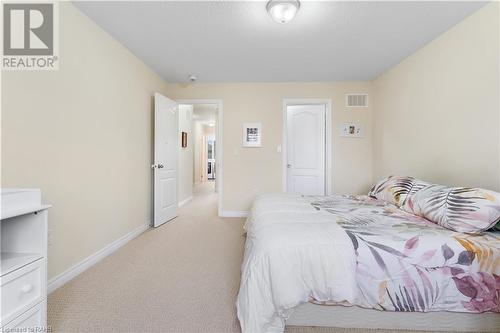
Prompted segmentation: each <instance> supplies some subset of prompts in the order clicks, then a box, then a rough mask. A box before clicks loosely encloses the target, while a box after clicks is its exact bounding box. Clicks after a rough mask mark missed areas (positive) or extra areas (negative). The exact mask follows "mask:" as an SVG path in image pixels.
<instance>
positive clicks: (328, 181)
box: [281, 98, 333, 195]
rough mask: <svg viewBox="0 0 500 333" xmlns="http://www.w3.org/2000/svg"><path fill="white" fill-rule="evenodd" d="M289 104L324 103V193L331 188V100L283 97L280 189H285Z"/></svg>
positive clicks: (327, 193) (328, 193)
mask: <svg viewBox="0 0 500 333" xmlns="http://www.w3.org/2000/svg"><path fill="white" fill-rule="evenodd" d="M291 105H324V106H325V191H326V195H330V194H332V190H333V177H332V167H333V154H332V124H333V112H332V108H333V106H332V100H331V99H329V98H285V99H283V143H282V148H281V156H282V158H281V159H282V163H281V170H282V190H283V192H286V191H287V178H288V177H287V173H288V169H287V167H286V164H287V112H286V111H287V107H288V106H291Z"/></svg>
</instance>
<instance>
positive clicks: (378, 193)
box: [368, 176, 426, 207]
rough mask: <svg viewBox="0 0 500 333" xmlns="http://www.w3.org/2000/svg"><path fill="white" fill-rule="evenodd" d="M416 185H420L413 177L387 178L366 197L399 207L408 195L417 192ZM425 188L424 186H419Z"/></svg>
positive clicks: (378, 183) (380, 181)
mask: <svg viewBox="0 0 500 333" xmlns="http://www.w3.org/2000/svg"><path fill="white" fill-rule="evenodd" d="M416 183H419V184H420V183H421V182H419V181H418V180H417V179H415V178H413V177H402V176H388V177H385V178H383V179H381V180H379V181H378V182H377V183H376V184H375V186H373V188H372V189H371V190H370V192H369V193H368V195H369V196H370V197H372V198H376V199H379V200H382V201H385V202H388V203H392V204H394V205H396V206H398V207H401V206H402V205H403V204H404V202H405V200H406V197H407V196H408V194H410V193H413V192H415V191H417V190H418V189H419V188H416V187H415V184H416ZM421 186H426V185H421Z"/></svg>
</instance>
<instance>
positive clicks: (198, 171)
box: [193, 120, 203, 184]
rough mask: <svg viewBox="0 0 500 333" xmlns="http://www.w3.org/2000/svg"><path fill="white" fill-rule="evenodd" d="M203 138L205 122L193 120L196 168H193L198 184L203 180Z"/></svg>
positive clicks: (195, 180)
mask: <svg viewBox="0 0 500 333" xmlns="http://www.w3.org/2000/svg"><path fill="white" fill-rule="evenodd" d="M202 138H203V124H202V123H201V122H199V121H196V120H195V121H194V122H193V144H194V168H193V177H194V183H195V184H198V183H201V181H202V176H203V173H202V171H203V170H202V168H201V160H202V150H201V149H202V143H203V141H202Z"/></svg>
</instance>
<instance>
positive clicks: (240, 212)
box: [219, 210, 248, 217]
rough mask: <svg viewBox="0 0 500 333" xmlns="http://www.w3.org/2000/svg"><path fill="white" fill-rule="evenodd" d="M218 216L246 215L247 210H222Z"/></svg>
mask: <svg viewBox="0 0 500 333" xmlns="http://www.w3.org/2000/svg"><path fill="white" fill-rule="evenodd" d="M219 216H220V217H247V216H248V211H247V210H223V211H221V212H220V213H219Z"/></svg>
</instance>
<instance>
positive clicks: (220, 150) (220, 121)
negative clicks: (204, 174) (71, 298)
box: [177, 99, 224, 216]
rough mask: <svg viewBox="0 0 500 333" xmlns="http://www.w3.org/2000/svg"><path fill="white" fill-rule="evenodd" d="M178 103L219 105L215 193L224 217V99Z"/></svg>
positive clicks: (183, 100) (191, 100)
mask: <svg viewBox="0 0 500 333" xmlns="http://www.w3.org/2000/svg"><path fill="white" fill-rule="evenodd" d="M177 103H179V104H191V105H193V104H217V116H218V118H217V139H216V143H217V148H216V149H217V151H216V155H215V162H216V165H217V169H216V170H217V189H216V191H215V192H217V194H218V196H219V197H218V201H219V204H218V208H217V212H218V215H219V216H223V211H222V201H223V197H224V196H223V191H222V190H223V188H224V187H223V186H222V185H223V179H224V169H223V167H224V166H223V164H222V161H223V158H222V157H223V154H224V151H223V147H224V145H223V141H222V139H223V135H222V129H223V124H224V123H223V106H224V104H223V101H222V99H178V100H177Z"/></svg>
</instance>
